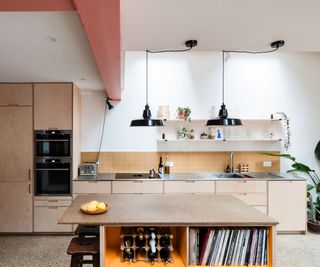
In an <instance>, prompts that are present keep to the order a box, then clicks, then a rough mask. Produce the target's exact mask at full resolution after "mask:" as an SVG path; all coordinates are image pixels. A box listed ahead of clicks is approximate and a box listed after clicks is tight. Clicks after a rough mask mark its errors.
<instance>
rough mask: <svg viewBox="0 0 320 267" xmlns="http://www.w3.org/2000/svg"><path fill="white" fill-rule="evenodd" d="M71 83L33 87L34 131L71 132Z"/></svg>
mask: <svg viewBox="0 0 320 267" xmlns="http://www.w3.org/2000/svg"><path fill="white" fill-rule="evenodd" d="M72 89H73V85H72V84H71V83H50V84H35V85H34V128H35V130H45V129H61V130H72Z"/></svg>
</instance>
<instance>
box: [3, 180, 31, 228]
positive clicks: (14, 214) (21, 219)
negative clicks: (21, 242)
mask: <svg viewBox="0 0 320 267" xmlns="http://www.w3.org/2000/svg"><path fill="white" fill-rule="evenodd" d="M0 213H1V216H0V232H32V186H31V183H0Z"/></svg>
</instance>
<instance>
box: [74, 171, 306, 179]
mask: <svg viewBox="0 0 320 267" xmlns="http://www.w3.org/2000/svg"><path fill="white" fill-rule="evenodd" d="M217 174H218V173H214V172H210V173H209V172H197V173H171V174H164V175H162V178H157V179H152V178H148V179H145V178H133V179H121V178H120V179H119V178H115V177H116V174H115V173H99V174H97V175H96V176H90V175H88V176H78V177H77V178H75V179H74V181H137V180H142V181H184V180H199V181H201V180H206V181H207V180H214V181H305V180H306V179H305V178H302V177H297V176H296V177H293V176H291V175H289V174H287V173H277V172H270V173H266V172H256V173H248V175H250V176H253V177H254V178H219V177H216V176H215V175H217Z"/></svg>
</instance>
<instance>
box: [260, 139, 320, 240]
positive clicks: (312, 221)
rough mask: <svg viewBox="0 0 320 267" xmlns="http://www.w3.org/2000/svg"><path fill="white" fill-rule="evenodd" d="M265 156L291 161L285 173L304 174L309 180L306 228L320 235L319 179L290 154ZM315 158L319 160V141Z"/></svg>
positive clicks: (312, 171) (314, 172)
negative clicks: (289, 167)
mask: <svg viewBox="0 0 320 267" xmlns="http://www.w3.org/2000/svg"><path fill="white" fill-rule="evenodd" d="M265 154H266V155H269V156H277V157H282V158H286V159H289V160H291V161H292V162H293V163H292V165H291V167H292V169H290V170H288V171H287V172H300V173H305V174H306V175H307V176H308V177H309V178H310V181H311V183H309V184H308V185H307V207H308V228H309V230H310V231H312V232H316V233H319V234H320V178H319V176H318V175H317V173H316V171H315V170H312V169H311V168H310V167H309V166H307V165H305V164H303V163H301V162H298V161H297V160H296V158H295V157H293V156H291V155H290V154H272V153H265ZM315 156H316V158H317V160H320V141H319V142H318V144H317V146H316V148H315Z"/></svg>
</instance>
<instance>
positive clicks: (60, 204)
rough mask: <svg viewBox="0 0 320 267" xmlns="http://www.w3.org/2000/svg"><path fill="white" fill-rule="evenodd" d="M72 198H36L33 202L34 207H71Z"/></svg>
mask: <svg viewBox="0 0 320 267" xmlns="http://www.w3.org/2000/svg"><path fill="white" fill-rule="evenodd" d="M71 202H72V201H71V200H65V201H64V200H43V201H39V200H36V201H34V202H33V206H34V207H69V206H70V205H71Z"/></svg>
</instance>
